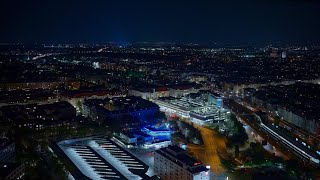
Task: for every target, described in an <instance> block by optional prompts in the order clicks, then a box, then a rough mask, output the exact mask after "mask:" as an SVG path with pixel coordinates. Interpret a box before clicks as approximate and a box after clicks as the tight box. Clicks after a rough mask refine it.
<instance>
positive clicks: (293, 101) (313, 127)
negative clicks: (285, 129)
mask: <svg viewBox="0 0 320 180" xmlns="http://www.w3.org/2000/svg"><path fill="white" fill-rule="evenodd" d="M319 89H320V85H318V84H310V83H296V84H292V85H280V86H267V87H263V88H261V89H259V90H258V91H256V92H254V93H253V95H252V97H251V99H250V100H249V101H250V103H252V104H253V105H254V106H256V107H259V108H261V109H264V110H266V111H267V112H269V113H272V114H274V115H278V116H280V118H282V119H283V120H284V121H286V122H287V123H290V124H292V125H294V126H296V127H299V128H300V129H302V130H304V131H306V132H308V133H311V134H314V135H316V134H319V132H320V113H319V111H318V109H319V108H320V106H319V101H320V94H319Z"/></svg>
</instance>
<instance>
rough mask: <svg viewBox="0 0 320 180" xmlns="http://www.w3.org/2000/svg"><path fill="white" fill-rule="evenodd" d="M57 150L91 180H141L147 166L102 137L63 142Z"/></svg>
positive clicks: (110, 140)
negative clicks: (60, 150)
mask: <svg viewBox="0 0 320 180" xmlns="http://www.w3.org/2000/svg"><path fill="white" fill-rule="evenodd" d="M58 146H59V147H60V148H61V149H62V151H63V152H64V153H65V154H66V155H67V156H68V158H69V159H70V160H71V161H72V162H73V163H74V164H75V166H76V167H77V168H78V169H79V170H80V171H81V172H82V173H83V174H84V175H85V176H87V177H89V178H91V179H119V180H122V179H142V177H145V173H146V172H147V171H148V168H149V166H147V165H145V164H144V163H143V162H142V161H140V160H139V159H137V158H136V157H135V156H133V155H132V154H131V153H129V152H128V151H127V150H125V149H124V148H122V147H121V146H119V145H118V144H116V143H115V142H114V141H113V140H112V139H109V138H105V137H87V138H80V139H70V140H64V141H61V142H59V143H58Z"/></svg>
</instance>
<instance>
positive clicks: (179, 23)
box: [0, 0, 320, 44]
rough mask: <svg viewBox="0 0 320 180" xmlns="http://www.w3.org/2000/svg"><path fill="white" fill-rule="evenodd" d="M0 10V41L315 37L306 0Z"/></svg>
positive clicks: (115, 2) (74, 3)
mask: <svg viewBox="0 0 320 180" xmlns="http://www.w3.org/2000/svg"><path fill="white" fill-rule="evenodd" d="M258 1H259V2H258ZM0 14H1V16H0V23H1V26H0V42H29V43H30V42H42V43H47V42H55V43H60V42H61V43H64V42H66V43H68V42H98V43H100V42H108V41H116V42H132V41H170V42H197V43H208V44H210V43H216V42H217V43H235V44H239V43H252V44H254V43H265V42H269V41H319V40H320V3H317V2H316V1H311V0H309V1H308V0H305V1H304V0H271V1H267V0H252V1H251V0H219V1H218V0H211V1H201V0H194V1H193V2H191V1H186V0H184V1H182V0H145V1H142V0H127V1H123V0H37V1H36V0H2V1H1V5H0Z"/></svg>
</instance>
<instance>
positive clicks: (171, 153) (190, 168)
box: [154, 146, 210, 180]
mask: <svg viewBox="0 0 320 180" xmlns="http://www.w3.org/2000/svg"><path fill="white" fill-rule="evenodd" d="M154 170H155V173H156V175H157V176H159V177H160V178H161V179H164V180H172V179H175V180H198V179H199V180H200V179H201V180H209V179H210V170H209V169H207V168H206V167H205V166H204V165H203V164H202V163H201V162H200V161H199V160H197V159H195V158H192V157H190V156H189V155H188V154H187V153H186V151H185V150H184V149H182V148H180V147H178V146H168V147H166V148H161V149H159V150H157V151H155V154H154Z"/></svg>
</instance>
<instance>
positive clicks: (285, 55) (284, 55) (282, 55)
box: [281, 51, 287, 59]
mask: <svg viewBox="0 0 320 180" xmlns="http://www.w3.org/2000/svg"><path fill="white" fill-rule="evenodd" d="M281 57H282V58H283V59H285V58H286V57H287V53H286V52H285V51H283V52H282V53H281Z"/></svg>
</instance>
